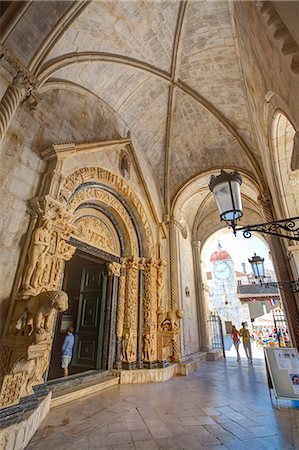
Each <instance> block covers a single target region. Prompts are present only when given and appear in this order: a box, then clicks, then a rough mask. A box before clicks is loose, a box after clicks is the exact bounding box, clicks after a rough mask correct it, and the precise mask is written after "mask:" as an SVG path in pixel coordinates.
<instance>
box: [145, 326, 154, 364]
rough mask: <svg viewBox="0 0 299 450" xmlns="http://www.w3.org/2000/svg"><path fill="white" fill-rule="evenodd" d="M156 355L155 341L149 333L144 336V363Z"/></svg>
mask: <svg viewBox="0 0 299 450" xmlns="http://www.w3.org/2000/svg"><path fill="white" fill-rule="evenodd" d="M153 354H154V349H153V340H152V339H151V336H150V334H149V333H145V334H144V335H143V359H144V361H150V360H151V357H152V356H153Z"/></svg>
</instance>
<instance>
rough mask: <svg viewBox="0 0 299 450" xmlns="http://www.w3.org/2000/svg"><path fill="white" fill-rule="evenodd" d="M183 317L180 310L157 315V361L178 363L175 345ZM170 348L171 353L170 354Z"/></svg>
mask: <svg viewBox="0 0 299 450" xmlns="http://www.w3.org/2000/svg"><path fill="white" fill-rule="evenodd" d="M183 316H184V313H183V311H182V310H181V309H177V310H170V311H162V312H160V313H159V314H158V350H157V352H158V359H159V360H165V359H170V360H171V361H174V362H176V361H178V360H179V354H178V353H176V352H175V344H176V341H177V338H178V336H179V332H180V319H181V318H182V317H183ZM170 347H172V352H171V353H170V352H169V350H170Z"/></svg>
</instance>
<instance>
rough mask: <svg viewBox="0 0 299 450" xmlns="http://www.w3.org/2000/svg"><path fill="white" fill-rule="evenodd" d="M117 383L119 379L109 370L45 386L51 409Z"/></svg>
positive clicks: (92, 372)
mask: <svg viewBox="0 0 299 450" xmlns="http://www.w3.org/2000/svg"><path fill="white" fill-rule="evenodd" d="M118 383H119V377H117V376H115V375H114V374H112V372H111V371H109V370H103V371H98V370H90V371H88V372H84V373H81V374H75V375H70V376H69V377H66V378H58V379H56V380H51V381H48V383H47V386H48V388H49V390H50V391H51V392H52V400H51V408H53V407H55V406H59V405H61V404H64V403H67V402H70V401H73V400H76V399H79V398H82V397H85V396H87V395H91V394H94V393H96V392H99V391H101V390H103V389H107V388H108V387H111V386H115V385H116V384H118Z"/></svg>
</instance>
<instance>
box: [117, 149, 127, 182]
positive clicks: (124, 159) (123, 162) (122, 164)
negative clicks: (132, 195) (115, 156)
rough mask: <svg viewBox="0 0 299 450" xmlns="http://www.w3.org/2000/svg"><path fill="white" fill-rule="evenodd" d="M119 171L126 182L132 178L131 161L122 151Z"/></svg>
mask: <svg viewBox="0 0 299 450" xmlns="http://www.w3.org/2000/svg"><path fill="white" fill-rule="evenodd" d="M119 171H120V173H121V174H122V176H123V177H124V178H125V179H126V180H128V179H129V178H130V160H129V156H128V155H127V153H126V152H125V151H124V150H122V151H121V154H120V157H119Z"/></svg>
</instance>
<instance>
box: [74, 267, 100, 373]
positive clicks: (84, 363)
mask: <svg viewBox="0 0 299 450" xmlns="http://www.w3.org/2000/svg"><path fill="white" fill-rule="evenodd" d="M106 294H107V269H106V265H105V264H97V265H92V266H87V267H83V268H82V276H81V286H80V294H79V305H78V306H79V307H78V316H77V323H76V329H75V333H76V339H75V349H74V356H73V362H72V364H73V366H77V367H82V368H85V370H88V369H101V368H102V367H101V366H102V350H103V335H104V323H105V320H104V319H105V309H106Z"/></svg>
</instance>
